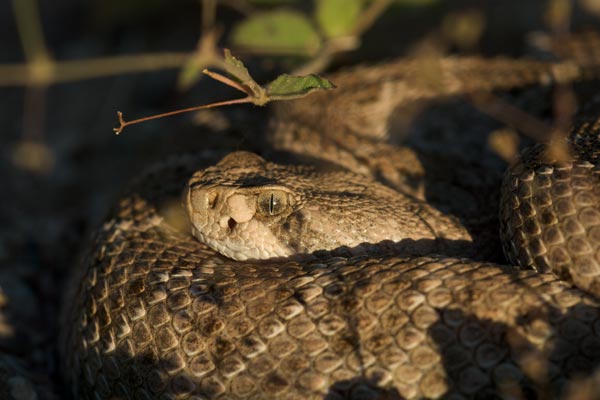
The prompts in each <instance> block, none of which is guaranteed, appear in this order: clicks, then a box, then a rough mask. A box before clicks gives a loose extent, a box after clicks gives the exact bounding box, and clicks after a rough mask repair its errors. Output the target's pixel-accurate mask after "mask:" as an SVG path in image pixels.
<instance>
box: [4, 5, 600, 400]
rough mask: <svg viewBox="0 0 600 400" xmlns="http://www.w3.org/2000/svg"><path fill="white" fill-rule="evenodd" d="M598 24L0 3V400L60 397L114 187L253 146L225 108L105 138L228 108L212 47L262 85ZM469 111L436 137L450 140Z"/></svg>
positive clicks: (564, 19)
mask: <svg viewBox="0 0 600 400" xmlns="http://www.w3.org/2000/svg"><path fill="white" fill-rule="evenodd" d="M599 17H600V1H598V0H579V1H575V0H527V1H522V0H521V1H519V0H516V1H515V0H502V1H496V0H487V1H480V0H472V1H469V0H452V1H444V0H314V1H300V0H296V1H295V0H253V1H251V0H222V1H216V0H204V1H201V0H181V1H177V2H167V1H160V0H143V1H142V0H87V1H84V2H82V1H78V0H12V1H3V2H0V127H1V128H2V131H1V132H2V133H1V135H0V185H1V186H0V204H1V207H0V376H2V377H3V378H2V380H4V381H5V382H2V385H0V387H1V388H0V392H1V391H3V392H2V393H0V394H3V396H12V397H13V398H18V399H35V398H63V397H65V396H67V394H68V391H67V390H65V388H64V387H63V385H61V383H60V378H59V373H60V371H59V367H58V363H57V354H56V348H55V341H56V336H57V327H58V313H59V306H60V301H61V294H62V292H63V286H62V285H63V281H64V278H65V276H66V275H67V274H68V273H69V270H70V269H72V268H74V267H75V266H76V260H77V256H78V252H79V251H80V249H81V248H82V246H83V244H84V243H85V240H86V238H87V237H88V235H89V232H90V231H91V230H92V229H93V228H94V227H95V226H97V225H98V224H99V223H101V221H102V218H103V216H105V214H106V212H107V210H108V209H109V208H110V206H111V204H113V203H114V202H115V200H116V199H117V196H118V194H119V193H120V191H122V190H123V188H124V186H125V185H126V184H127V182H128V181H130V180H131V179H132V177H134V176H135V175H136V174H137V173H139V171H140V170H141V169H143V168H144V166H146V165H149V164H151V163H152V162H155V161H158V160H161V159H164V158H165V157H167V156H168V155H172V154H180V153H184V152H203V151H212V150H217V149H222V150H232V149H249V150H260V148H261V137H262V134H263V132H264V130H265V127H266V117H267V115H268V107H265V108H259V107H254V106H249V105H241V106H232V107H227V108H219V109H211V110H205V111H200V112H195V113H190V114H184V115H181V116H177V117H171V118H164V119H159V120H155V121H150V122H146V123H143V124H139V125H135V126H130V127H127V128H126V129H125V131H124V132H123V133H122V134H121V135H120V136H116V135H115V134H114V133H113V131H112V129H113V127H115V126H117V117H116V112H117V111H118V110H119V111H122V112H123V113H124V115H125V118H126V119H134V118H140V117H144V116H150V115H153V114H158V113H163V112H167V111H172V110H176V109H179V108H185V107H191V106H194V105H200V104H207V103H210V102H215V101H221V100H227V99H234V98H238V97H241V95H240V93H237V92H235V91H234V90H233V89H231V88H228V87H226V86H224V85H222V84H219V83H218V82H215V81H211V80H210V79H208V78H207V77H202V76H203V75H202V73H201V71H202V69H203V68H209V69H214V70H218V69H219V67H221V66H222V63H223V60H222V49H223V48H230V49H232V51H233V53H234V55H236V56H237V57H238V58H240V59H242V60H243V61H244V63H245V64H246V66H247V67H248V68H249V70H250V72H251V74H252V76H253V77H254V78H255V80H256V81H258V82H259V83H264V82H268V81H270V80H273V79H274V78H275V77H276V76H277V75H278V74H280V73H283V72H288V73H293V72H299V73H309V72H316V73H326V72H327V71H334V70H337V69H339V68H343V67H344V66H347V65H352V64H357V63H365V62H377V61H379V60H384V59H391V58H394V57H400V56H402V57H418V56H423V55H426V56H431V55H433V56H441V55H445V54H470V55H483V56H488V57H491V56H496V55H505V56H510V57H521V56H524V55H527V56H529V55H531V54H534V53H535V51H536V50H532V49H534V48H536V44H537V45H539V44H540V43H543V38H544V37H545V36H544V35H560V34H564V33H566V32H571V31H575V32H579V31H585V30H589V29H596V28H597V25H598V18H599ZM537 47H538V48H539V46H537ZM542 47H543V46H542ZM457 107H459V108H460V109H461V110H462V108H464V107H468V105H466V106H465V105H458V106H457ZM461 107H462V108H461ZM474 112H475V111H469V112H468V113H467V114H468V115H467V116H464V117H462V116H461V115H462V114H461V113H458V114H459V115H458V116H457V117H456V118H457V120H456V121H457V122H452V123H450V125H453V126H454V130H455V131H461V129H462V128H463V127H464V126H466V125H468V124H469V122H468V121H470V120H472V115H471V114H469V113H474ZM446 114H448V112H447V111H446ZM461 118H462V119H461ZM476 118H478V121H480V120H481V118H484V117H481V116H478V117H476ZM485 118H486V120H485V122H480V123H479V124H480V125H485V126H491V128H490V129H488V131H490V132H503V135H504V136H502V135H500V136H497V135H496V136H494V135H488V136H485V137H483V139H477V140H476V141H475V142H476V143H477V146H480V148H479V149H473V148H472V150H478V151H480V153H481V154H482V155H483V156H484V157H486V160H492V161H490V164H493V168H495V169H497V170H501V169H503V168H504V167H505V165H506V162H507V161H509V160H510V158H511V157H513V156H514V152H515V151H516V149H517V148H518V143H517V142H519V140H520V136H519V133H518V132H514V131H511V130H510V129H509V130H508V133H506V132H507V130H506V129H505V128H506V127H504V126H503V125H502V123H500V122H498V121H495V120H493V119H490V118H489V117H487V116H486V117H485ZM447 124H448V123H447ZM438 128H439V124H438V125H435V124H433V126H432V127H431V129H438ZM498 137H500V138H501V140H500V142H499V143H500V144H499V145H498V140H497V138H498ZM435 139H436V140H437V139H439V137H437V136H436V138H435ZM451 140H452V141H456V140H457V139H456V138H452V139H451ZM458 141H460V139H459V140H458ZM469 143H471V144H472V142H469ZM494 143H495V144H494ZM515 143H517V144H515ZM507 149H508V150H507ZM486 162H487V161H486ZM3 398H5V397H3ZM8 398H10V397H8Z"/></svg>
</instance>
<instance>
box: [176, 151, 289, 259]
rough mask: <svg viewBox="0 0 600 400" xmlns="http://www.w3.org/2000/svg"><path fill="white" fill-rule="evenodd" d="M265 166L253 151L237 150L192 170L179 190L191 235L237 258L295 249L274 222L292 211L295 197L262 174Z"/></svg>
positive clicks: (282, 254) (282, 253) (277, 254)
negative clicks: (203, 166) (277, 230)
mask: <svg viewBox="0 0 600 400" xmlns="http://www.w3.org/2000/svg"><path fill="white" fill-rule="evenodd" d="M268 166H269V163H267V162H266V161H265V160H264V159H262V158H261V157H259V156H257V155H256V154H253V153H247V152H236V153H232V154H230V155H228V156H227V157H225V158H224V159H223V160H221V161H220V162H219V163H218V164H217V165H215V166H214V167H210V168H207V169H205V170H203V171H199V172H197V173H196V174H194V176H193V177H192V179H191V180H190V182H189V184H188V186H187V188H186V191H185V194H184V203H185V205H186V209H187V212H188V216H189V218H190V220H191V222H192V233H193V235H194V236H195V237H196V238H197V239H198V240H199V241H201V242H203V243H205V244H207V245H208V246H210V247H211V248H213V249H214V250H216V251H218V252H219V253H221V254H223V255H225V256H227V257H229V258H233V259H235V260H240V261H242V260H247V259H266V258H272V257H286V256H289V255H292V254H294V253H295V251H294V250H293V249H292V248H291V247H290V246H289V245H288V244H287V243H285V241H282V240H280V238H279V237H277V236H276V235H275V233H274V231H275V229H274V227H275V226H279V225H281V224H282V223H284V222H283V221H285V220H286V218H288V217H289V216H290V214H292V213H293V212H294V211H295V206H296V203H297V196H295V195H294V192H293V190H291V189H290V188H287V187H286V186H284V185H278V184H275V180H273V179H270V178H269V176H268V175H267V174H264V173H262V172H264V170H265V168H268Z"/></svg>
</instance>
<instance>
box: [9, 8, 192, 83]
mask: <svg viewBox="0 0 600 400" xmlns="http://www.w3.org/2000/svg"><path fill="white" fill-rule="evenodd" d="M16 1H18V0H16ZM192 54H193V53H189V52H186V53H151V54H137V55H125V56H115V57H101V58H89V59H85V60H73V61H57V62H52V61H49V62H48V67H49V68H48V70H49V71H50V73H49V74H47V77H46V78H44V79H42V80H40V79H39V78H38V79H37V80H36V79H35V76H36V75H35V73H34V67H32V65H31V64H27V63H20V64H4V65H0V86H26V85H30V84H31V83H33V82H36V81H39V82H40V83H45V84H55V83H65V82H72V81H78V80H85V79H94V78H101V77H106V76H113V75H121V74H127V73H134V72H148V71H157V70H164V69H168V68H179V67H181V66H182V65H184V64H185V63H186V61H187V60H188V59H189V58H190V57H191V56H192Z"/></svg>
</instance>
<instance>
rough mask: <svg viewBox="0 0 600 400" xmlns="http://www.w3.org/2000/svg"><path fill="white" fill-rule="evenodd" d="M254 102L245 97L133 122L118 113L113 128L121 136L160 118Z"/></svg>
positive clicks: (250, 98)
mask: <svg viewBox="0 0 600 400" xmlns="http://www.w3.org/2000/svg"><path fill="white" fill-rule="evenodd" d="M253 102H254V99H253V98H252V97H250V96H248V97H243V98H241V99H235V100H226V101H220V102H218V103H211V104H205V105H202V106H195V107H189V108H184V109H181V110H176V111H170V112H166V113H162V114H156V115H152V116H150V117H144V118H139V119H134V120H133V121H125V119H123V113H122V112H121V111H117V117H118V118H119V127H118V128H113V131H114V132H115V134H116V135H119V134H121V132H123V129H125V127H126V126H129V125H135V124H139V123H140V122H145V121H150V120H153V119H158V118H164V117H170V116H172V115H177V114H183V113H187V112H191V111H198V110H204V109H207V108H213V107H221V106H228V105H232V104H245V103H253Z"/></svg>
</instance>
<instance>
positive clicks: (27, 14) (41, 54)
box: [13, 0, 50, 61]
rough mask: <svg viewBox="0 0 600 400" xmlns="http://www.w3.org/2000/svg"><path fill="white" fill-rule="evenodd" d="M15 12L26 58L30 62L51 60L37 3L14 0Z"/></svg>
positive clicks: (27, 0) (32, 0) (26, 0)
mask: <svg viewBox="0 0 600 400" xmlns="http://www.w3.org/2000/svg"><path fill="white" fill-rule="evenodd" d="M13 12H14V16H15V20H16V23H17V30H18V31H19V37H20V38H21V46H22V47H23V52H24V53H25V58H26V59H27V60H29V61H35V60H43V59H45V60H49V59H50V55H49V53H48V50H47V49H46V45H45V44H44V34H43V33H42V24H41V22H40V18H39V15H40V13H39V10H38V4H37V1H35V0H13Z"/></svg>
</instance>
